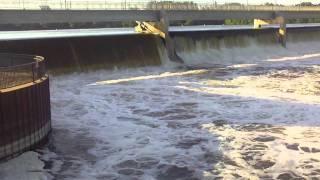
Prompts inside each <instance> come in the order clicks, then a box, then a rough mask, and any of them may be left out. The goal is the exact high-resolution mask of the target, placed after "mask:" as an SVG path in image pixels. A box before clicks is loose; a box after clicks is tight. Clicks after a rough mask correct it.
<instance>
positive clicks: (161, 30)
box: [135, 11, 183, 63]
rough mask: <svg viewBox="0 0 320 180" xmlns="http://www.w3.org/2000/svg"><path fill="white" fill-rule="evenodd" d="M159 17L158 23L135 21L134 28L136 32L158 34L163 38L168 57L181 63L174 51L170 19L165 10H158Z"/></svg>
mask: <svg viewBox="0 0 320 180" xmlns="http://www.w3.org/2000/svg"><path fill="white" fill-rule="evenodd" d="M159 19H160V21H159V22H158V23H150V22H138V21H137V24H138V26H136V28H135V30H136V31H137V32H143V33H150V34H157V35H159V36H160V37H161V38H162V39H163V40H164V43H165V47H166V50H167V53H168V57H169V59H170V60H171V61H174V62H178V63H183V60H182V59H181V58H180V57H179V56H178V54H177V52H176V49H175V45H174V41H173V39H172V38H171V36H170V34H169V25H170V24H169V23H170V21H169V19H168V17H167V16H166V13H165V11H160V14H159Z"/></svg>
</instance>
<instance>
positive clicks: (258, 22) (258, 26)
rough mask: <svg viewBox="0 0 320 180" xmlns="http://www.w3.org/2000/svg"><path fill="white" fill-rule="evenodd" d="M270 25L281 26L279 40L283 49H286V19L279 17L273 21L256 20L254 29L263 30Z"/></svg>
mask: <svg viewBox="0 0 320 180" xmlns="http://www.w3.org/2000/svg"><path fill="white" fill-rule="evenodd" d="M268 24H279V31H278V33H277V35H278V40H279V43H281V45H282V46H283V47H286V39H287V27H286V21H285V19H284V18H283V17H282V16H278V17H276V18H275V19H273V20H262V19H254V25H253V27H254V29H261V28H262V26H263V25H268Z"/></svg>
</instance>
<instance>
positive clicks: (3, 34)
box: [0, 23, 320, 41]
mask: <svg viewBox="0 0 320 180" xmlns="http://www.w3.org/2000/svg"><path fill="white" fill-rule="evenodd" d="M317 27H320V23H310V24H288V25H287V28H289V29H290V28H317ZM268 28H269V29H270V28H279V26H277V25H266V26H264V27H263V29H268ZM253 29H254V28H253V26H252V25H228V26H226V25H201V26H173V27H170V28H169V31H170V32H171V33H180V32H203V31H207V32H209V31H234V30H253ZM136 34H139V33H138V32H135V30H134V28H131V27H130V28H96V29H60V30H28V31H0V41H7V40H27V39H52V38H72V37H94V36H122V35H136Z"/></svg>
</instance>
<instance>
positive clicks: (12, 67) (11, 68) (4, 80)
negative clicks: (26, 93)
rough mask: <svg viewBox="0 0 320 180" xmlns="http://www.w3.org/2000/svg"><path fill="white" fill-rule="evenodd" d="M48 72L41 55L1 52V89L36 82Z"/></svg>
mask: <svg viewBox="0 0 320 180" xmlns="http://www.w3.org/2000/svg"><path fill="white" fill-rule="evenodd" d="M45 73H46V69H45V61H44V58H43V57H41V56H32V55H19V54H3V53H1V54H0V89H5V88H10V87H15V86H18V85H22V84H26V83H29V82H34V81H35V80H37V79H39V78H41V77H43V76H44V75H45Z"/></svg>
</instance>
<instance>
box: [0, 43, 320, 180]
mask: <svg viewBox="0 0 320 180" xmlns="http://www.w3.org/2000/svg"><path fill="white" fill-rule="evenodd" d="M226 51H228V52H226ZM244 51H245V52H246V53H243V52H244ZM219 52H224V53H225V56H223V57H222V55H220V56H219V57H215V56H213V55H215V54H217V52H212V51H211V50H210V51H209V50H206V51H203V50H202V51H193V52H189V53H188V52H182V51H181V52H180V55H181V56H182V57H183V58H184V59H186V62H187V65H188V62H189V61H188V58H189V59H194V60H196V59H197V60H199V61H198V63H195V61H193V63H189V65H188V66H187V67H179V65H175V64H172V63H168V62H163V65H162V66H157V67H141V68H134V69H113V70H98V71H92V72H84V73H72V74H66V75H55V76H51V101H52V102H51V103H52V104H51V106H52V121H53V133H52V138H51V142H50V143H49V145H48V146H47V147H46V148H44V149H41V150H38V151H37V153H31V154H30V153H27V154H25V155H22V156H21V157H20V159H19V158H17V159H16V160H13V161H11V162H8V163H7V164H4V165H3V164H2V165H0V174H1V175H2V177H4V179H14V178H16V179H17V177H21V176H20V175H21V173H23V172H24V173H26V174H27V175H24V176H23V177H25V178H26V177H29V176H30V177H31V178H30V179H47V178H48V179H77V180H78V179H83V180H87V179H120V180H122V179H129V180H131V179H137V180H138V179H139V180H140V179H142V180H152V179H159V180H176V179H180V180H196V179H294V178H296V179H312V178H313V179H320V142H319V138H320V135H319V130H320V121H319V117H320V97H319V95H320V61H319V60H320V51H319V45H318V43H317V42H308V43H305V42H304V43H292V44H290V43H289V44H288V47H287V49H283V48H281V47H279V46H270V47H269V46H265V47H263V48H261V47H256V46H255V45H253V46H251V47H250V48H246V49H241V48H237V49H235V48H234V49H231V50H230V49H225V50H221V49H220V51H219ZM255 52H259V53H255ZM230 54H231V55H230ZM210 55H211V57H210ZM241 55H242V56H241ZM240 56H241V57H240ZM235 57H237V58H235ZM208 58H212V59H214V58H219V59H220V60H221V61H219V63H220V65H219V66H217V63H216V62H214V63H211V64H210V61H209V60H208ZM222 60H224V61H222ZM228 60H229V61H228ZM235 60H237V61H235ZM190 62H191V61H190ZM35 157H37V158H35ZM39 159H40V160H41V161H40V160H39ZM19 162H20V163H19ZM21 162H29V163H30V164H33V165H32V166H27V167H25V166H22V165H21ZM19 164H20V165H19ZM22 164H23V163H22ZM1 168H2V169H3V170H1ZM13 169H14V170H13ZM12 172H14V174H15V175H12Z"/></svg>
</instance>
